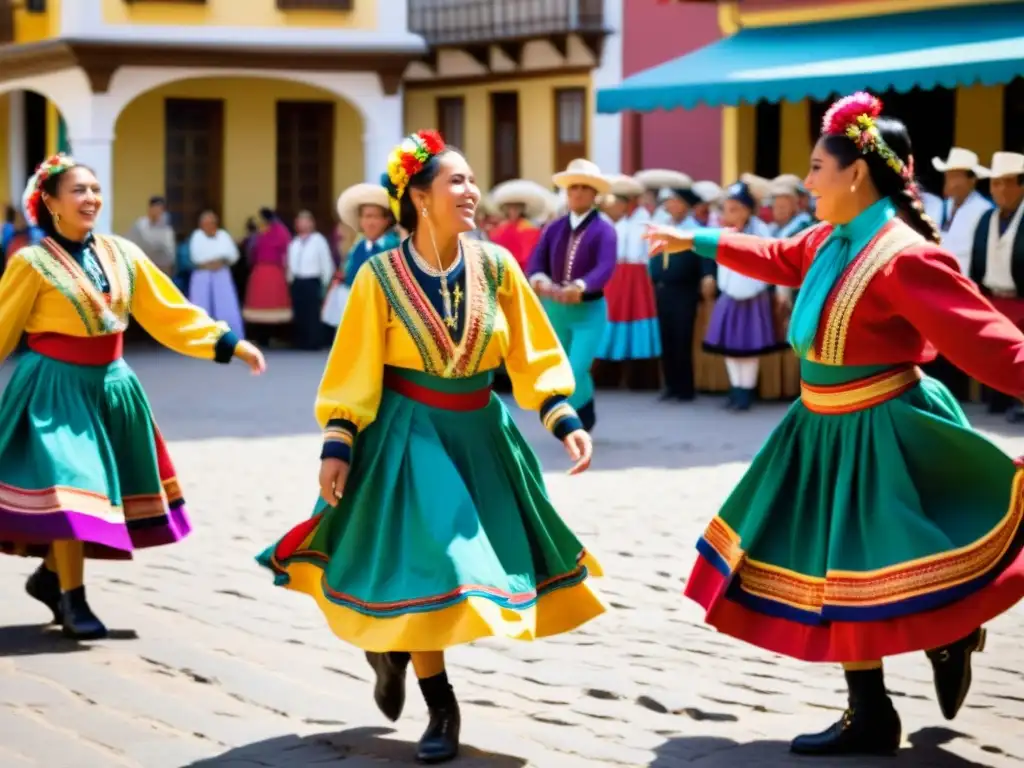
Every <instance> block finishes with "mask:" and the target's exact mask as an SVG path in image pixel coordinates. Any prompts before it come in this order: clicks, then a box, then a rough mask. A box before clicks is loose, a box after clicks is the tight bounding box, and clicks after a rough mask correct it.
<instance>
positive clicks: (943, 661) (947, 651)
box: [928, 627, 985, 720]
mask: <svg viewBox="0 0 1024 768" xmlns="http://www.w3.org/2000/svg"><path fill="white" fill-rule="evenodd" d="M983 650H985V630H984V629H982V628H980V627H979V628H978V629H976V630H974V631H973V632H971V634H969V635H968V636H967V637H965V638H963V639H961V640H957V641H956V642H955V643H951V644H950V645H944V646H943V647H941V648H936V649H935V650H934V651H928V660H929V661H931V663H932V675H933V677H934V679H935V696H936V698H938V700H939V709H941V710H942V715H943V716H944V717H945V718H946V719H947V720H952V719H953V718H954V717H956V714H957V712H959V711H960V707H961V706H963V703H964V699H966V698H967V692H968V691H969V690H970V689H971V654H972V653H981V652H982V651H983Z"/></svg>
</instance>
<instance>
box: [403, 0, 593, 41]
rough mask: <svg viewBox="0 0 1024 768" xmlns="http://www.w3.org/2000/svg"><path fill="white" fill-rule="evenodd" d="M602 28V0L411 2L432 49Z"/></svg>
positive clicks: (412, 15)
mask: <svg viewBox="0 0 1024 768" xmlns="http://www.w3.org/2000/svg"><path fill="white" fill-rule="evenodd" d="M603 28H604V2H603V0H409V29H410V30H411V31H413V32H415V33H416V34H419V35H422V36H423V38H424V39H425V40H426V41H427V43H429V44H430V45H459V44H463V45H473V44H482V43H489V42H500V41H502V40H527V39H530V38H536V37H544V36H547V35H564V34H567V33H571V32H574V33H579V34H586V33H595V32H600V31H602V30H603Z"/></svg>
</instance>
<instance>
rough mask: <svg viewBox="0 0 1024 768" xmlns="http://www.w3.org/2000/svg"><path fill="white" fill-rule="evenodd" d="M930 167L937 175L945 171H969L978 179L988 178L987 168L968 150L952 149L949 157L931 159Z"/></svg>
mask: <svg viewBox="0 0 1024 768" xmlns="http://www.w3.org/2000/svg"><path fill="white" fill-rule="evenodd" d="M932 167H933V168H935V170H936V171H938V172H939V173H946V171H970V172H971V173H973V174H974V175H975V176H977V177H978V178H979V179H985V178H988V174H989V171H988V168H986V167H985V166H983V165H982V164H981V163H980V162H978V155H977V154H976V153H974V152H971V150H969V149H963V148H962V147H953V148H952V149H951V150H949V155H948V156H947V157H946V159H945V160H943V159H942V158H941V157H933V158H932Z"/></svg>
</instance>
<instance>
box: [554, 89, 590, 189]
mask: <svg viewBox="0 0 1024 768" xmlns="http://www.w3.org/2000/svg"><path fill="white" fill-rule="evenodd" d="M586 156H587V90H586V88H559V89H557V90H556V91H555V166H556V168H555V169H556V170H562V169H563V168H565V167H566V166H567V165H569V163H570V162H572V161H573V160H575V159H577V158H580V157H586Z"/></svg>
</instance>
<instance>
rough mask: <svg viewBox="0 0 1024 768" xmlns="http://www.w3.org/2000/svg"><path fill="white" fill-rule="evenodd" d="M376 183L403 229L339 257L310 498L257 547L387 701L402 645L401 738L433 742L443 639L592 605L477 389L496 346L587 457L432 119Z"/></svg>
mask: <svg viewBox="0 0 1024 768" xmlns="http://www.w3.org/2000/svg"><path fill="white" fill-rule="evenodd" d="M385 186H386V187H387V189H388V193H389V196H390V198H391V207H392V209H393V211H394V213H395V216H396V217H397V218H398V220H399V222H400V224H401V226H402V228H403V229H405V230H406V231H407V232H410V233H411V236H410V237H409V238H407V239H406V240H405V241H404V242H402V244H401V246H400V247H398V248H395V249H393V250H391V251H389V252H386V253H381V254H377V255H375V256H372V257H371V258H370V259H369V260H368V261H367V262H366V264H365V265H364V266H363V267H362V268H361V269H360V270H359V274H358V275H356V278H355V281H354V282H353V284H352V292H351V294H350V295H349V297H348V303H347V304H346V306H345V313H344V316H343V318H342V321H341V326H340V327H339V329H338V334H337V336H336V338H335V343H334V346H333V348H332V349H331V354H330V356H329V358H328V361H327V368H326V370H325V371H324V375H323V380H322V381H321V383H320V390H319V392H318V394H317V399H316V415H317V419H318V421H319V422H320V424H321V425H322V427H323V429H324V443H323V449H322V452H321V463H320V494H321V499H320V501H319V502H318V503H317V505H316V508H315V509H314V513H313V517H312V518H311V519H309V520H307V521H306V522H304V523H302V524H300V525H299V526H297V527H296V528H294V529H293V530H291V531H290V532H289V533H287V534H286V535H285V536H284V537H283V538H282V539H281V540H280V541H278V542H277V543H276V544H274V545H273V546H272V547H270V548H269V549H267V550H266V551H265V552H264V553H263V554H262V555H260V556H259V558H258V562H259V563H260V564H262V565H264V566H266V567H267V568H269V569H270V570H271V571H273V572H274V574H275V580H276V583H277V584H279V585H281V586H285V587H287V588H289V589H292V590H295V591H297V592H304V593H305V594H307V595H310V596H311V597H313V598H314V599H315V600H316V602H317V604H318V605H319V607H320V609H321V611H322V612H323V613H324V616H325V617H326V619H327V622H328V624H329V626H330V627H331V629H332V630H333V631H334V633H335V634H336V635H337V636H338V637H340V638H341V639H342V640H344V641H346V642H348V643H351V644H352V645H355V646H357V647H359V648H361V649H363V650H364V651H365V652H366V657H367V660H368V661H369V663H370V665H371V667H372V668H373V670H374V672H375V673H376V676H377V682H376V687H375V690H374V698H375V700H376V702H377V706H378V707H379V708H380V710H381V712H383V713H384V715H385V716H386V717H388V718H390V719H391V720H397V719H398V717H399V716H400V715H401V713H402V709H403V707H404V704H405V674H406V669H407V667H408V665H409V664H410V662H411V664H412V666H413V669H414V671H415V673H416V676H417V678H418V679H419V685H420V690H421V691H422V693H423V697H424V699H425V700H426V704H427V709H428V710H429V715H430V721H429V724H428V726H427V729H426V731H425V732H424V734H423V737H422V739H421V740H420V742H419V745H418V747H417V751H416V758H417V760H419V761H420V762H425V763H441V762H446V761H448V760H452V759H454V758H455V756H456V755H457V753H458V750H459V731H460V727H461V718H460V715H459V707H458V703H457V701H456V698H455V694H454V692H453V690H452V687H451V685H450V684H449V681H448V676H447V673H446V671H445V660H444V651H445V649H447V648H449V647H451V646H453V645H457V644H460V643H468V642H471V641H473V640H477V639H480V638H482V637H488V636H499V637H509V638H513V639H518V640H532V639H534V638H539V637H545V636H548V635H554V634H558V633H561V632H568V631H569V630H572V629H575V628H576V627H578V626H580V625H581V624H583V623H584V622H586V621H589V620H590V619H593V618H594V617H596V616H598V615H599V614H601V613H602V612H603V611H604V607H603V605H602V603H601V601H600V599H599V598H598V597H597V595H596V594H595V593H594V592H593V591H592V589H591V586H590V577H592V576H600V575H601V570H600V567H599V566H598V564H597V562H596V561H595V559H594V558H593V557H592V556H591V555H590V553H588V552H587V551H586V550H585V549H584V548H583V545H582V544H581V543H580V542H579V540H578V539H577V538H576V536H575V535H574V534H573V533H572V531H571V530H569V528H568V527H567V526H566V525H565V523H564V522H562V520H561V518H559V516H558V513H557V512H556V511H555V509H554V507H553V506H552V505H551V502H550V500H549V499H548V496H547V491H546V490H545V487H544V480H543V477H542V475H541V467H540V464H539V462H538V461H537V458H536V457H535V456H534V454H533V451H532V450H531V449H530V447H529V445H527V443H526V441H525V440H524V439H523V436H522V435H521V434H520V433H519V430H518V429H516V426H515V423H514V422H513V420H512V418H511V416H510V415H509V413H508V411H507V410H506V408H505V406H504V405H503V404H502V402H501V400H499V399H498V398H497V397H495V396H494V394H493V393H492V392H491V379H492V376H493V373H494V371H495V370H496V369H497V368H498V366H499V365H500V364H501V363H502V361H504V363H505V368H506V371H507V372H508V375H509V378H510V379H511V381H512V388H513V394H514V396H515V398H516V401H517V402H518V403H519V405H520V406H521V407H523V408H526V409H528V410H537V411H539V412H540V417H541V421H542V422H543V424H544V425H545V426H546V427H547V428H548V429H549V430H550V431H551V432H552V433H553V434H554V435H555V437H556V438H558V439H559V440H561V441H562V442H563V443H564V444H565V448H566V450H567V451H568V453H569V456H570V458H571V459H572V460H573V461H574V462H575V464H574V466H573V467H572V469H571V470H570V473H571V474H575V473H578V472H582V471H583V470H585V469H586V468H587V467H588V466H589V464H590V459H591V452H592V446H591V441H590V436H589V435H588V434H587V433H586V432H585V431H584V430H583V429H582V428H581V424H580V419H579V417H578V416H577V415H576V412H575V411H574V410H573V408H572V407H571V406H570V405H569V403H568V398H569V397H570V396H571V395H572V392H573V376H572V369H571V367H570V365H569V361H568V359H567V358H566V355H565V352H564V351H563V350H562V347H561V346H560V345H559V343H558V338H557V337H556V336H555V332H554V330H553V329H552V327H551V324H550V323H549V322H548V320H547V318H546V317H545V315H544V311H543V309H542V308H541V306H540V304H539V302H538V301H537V299H536V297H535V296H534V294H533V291H532V290H531V289H530V286H529V285H528V284H527V282H526V278H525V277H524V276H523V273H522V271H521V270H520V267H519V265H518V264H517V263H516V261H515V259H514V258H513V257H512V255H511V254H510V253H509V252H508V251H506V250H505V249H504V248H501V247H500V246H497V245H494V244H492V243H486V242H481V241H478V240H472V239H470V238H468V237H466V233H468V232H470V231H471V230H472V229H473V227H474V218H475V215H476V207H477V205H478V203H479V200H480V191H479V189H477V186H476V182H475V180H474V178H473V172H472V170H471V169H470V167H469V165H468V164H467V163H466V160H465V158H464V157H463V156H462V155H461V154H459V153H458V152H456V151H454V150H453V149H450V148H447V147H446V146H445V145H444V142H443V141H442V139H441V137H440V136H439V135H438V134H437V133H435V132H433V131H421V132H419V133H417V134H414V135H412V136H410V137H408V138H407V139H406V140H405V141H404V142H403V143H402V144H400V145H399V146H398V147H397V148H396V149H395V151H394V152H393V153H392V155H391V157H390V159H389V162H388V172H387V175H386V178H385Z"/></svg>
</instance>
